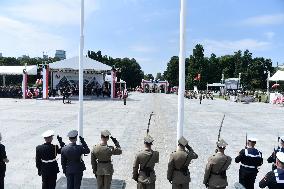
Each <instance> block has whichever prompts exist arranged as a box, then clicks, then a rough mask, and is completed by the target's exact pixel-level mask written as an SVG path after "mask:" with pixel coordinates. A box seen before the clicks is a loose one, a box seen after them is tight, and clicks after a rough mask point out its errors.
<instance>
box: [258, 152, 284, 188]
mask: <svg viewBox="0 0 284 189" xmlns="http://www.w3.org/2000/svg"><path fill="white" fill-rule="evenodd" d="M259 187H260V188H265V187H268V188H269V189H283V188H284V153H283V152H277V153H276V169H275V170H273V171H270V172H268V173H267V174H266V175H265V177H264V178H263V179H262V180H261V181H260V182H259Z"/></svg>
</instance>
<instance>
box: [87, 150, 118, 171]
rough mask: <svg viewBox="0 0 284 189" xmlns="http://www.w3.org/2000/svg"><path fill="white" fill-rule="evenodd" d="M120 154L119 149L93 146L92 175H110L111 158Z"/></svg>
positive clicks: (111, 168)
mask: <svg viewBox="0 0 284 189" xmlns="http://www.w3.org/2000/svg"><path fill="white" fill-rule="evenodd" d="M120 154H122V150H121V148H117V147H114V146H107V145H102V144H97V145H95V146H94V147H93V149H92V152H91V163H92V168H93V173H94V174H95V175H112V174H113V165H112V163H111V156H112V155H120Z"/></svg>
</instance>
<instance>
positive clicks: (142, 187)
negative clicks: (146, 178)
mask: <svg viewBox="0 0 284 189" xmlns="http://www.w3.org/2000/svg"><path fill="white" fill-rule="evenodd" d="M137 189H155V183H151V184H142V183H140V182H138V183H137Z"/></svg>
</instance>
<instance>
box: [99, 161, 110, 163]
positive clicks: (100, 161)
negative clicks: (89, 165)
mask: <svg viewBox="0 0 284 189" xmlns="http://www.w3.org/2000/svg"><path fill="white" fill-rule="evenodd" d="M98 163H111V161H98Z"/></svg>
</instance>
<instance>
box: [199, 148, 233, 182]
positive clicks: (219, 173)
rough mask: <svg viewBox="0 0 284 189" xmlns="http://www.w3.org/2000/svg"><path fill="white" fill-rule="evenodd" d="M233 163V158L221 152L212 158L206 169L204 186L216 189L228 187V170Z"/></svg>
mask: <svg viewBox="0 0 284 189" xmlns="http://www.w3.org/2000/svg"><path fill="white" fill-rule="evenodd" d="M231 162H232V158H231V157H230V156H226V155H225V154H222V153H219V152H218V153H216V154H214V155H213V156H211V157H210V158H209V159H208V163H207V165H206V168H205V174H204V180H203V184H207V185H209V186H210V187H216V188H218V187H219V188H221V187H226V186H228V182H227V176H226V170H227V169H228V168H229V166H230V165H231Z"/></svg>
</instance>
